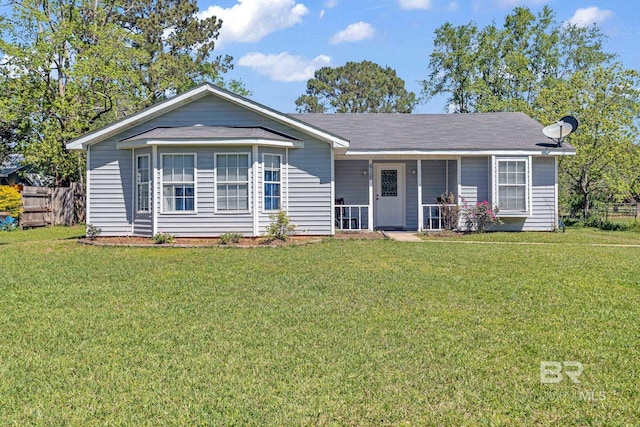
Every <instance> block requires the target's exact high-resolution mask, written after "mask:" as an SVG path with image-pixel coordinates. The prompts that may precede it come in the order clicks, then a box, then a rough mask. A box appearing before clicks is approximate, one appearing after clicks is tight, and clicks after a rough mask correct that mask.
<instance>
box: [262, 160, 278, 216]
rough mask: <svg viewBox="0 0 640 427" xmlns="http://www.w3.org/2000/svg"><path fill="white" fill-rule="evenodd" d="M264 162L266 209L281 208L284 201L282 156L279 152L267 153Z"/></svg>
mask: <svg viewBox="0 0 640 427" xmlns="http://www.w3.org/2000/svg"><path fill="white" fill-rule="evenodd" d="M262 163H263V168H264V210H265V211H275V210H278V209H280V207H281V201H282V195H281V192H282V173H281V161H280V156H279V155H277V154H265V155H264V156H263V160H262Z"/></svg>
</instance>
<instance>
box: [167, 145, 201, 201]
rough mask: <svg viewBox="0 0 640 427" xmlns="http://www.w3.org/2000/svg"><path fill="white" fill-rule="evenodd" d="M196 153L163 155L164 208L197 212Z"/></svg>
mask: <svg viewBox="0 0 640 427" xmlns="http://www.w3.org/2000/svg"><path fill="white" fill-rule="evenodd" d="M195 164H196V156H195V154H163V155H162V210H163V211H164V212H195V209H196V206H195V184H196V175H195V170H196V168H195Z"/></svg>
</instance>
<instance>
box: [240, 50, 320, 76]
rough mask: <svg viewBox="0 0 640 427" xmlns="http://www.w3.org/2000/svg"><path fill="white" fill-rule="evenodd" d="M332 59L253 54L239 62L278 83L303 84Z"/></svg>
mask: <svg viewBox="0 0 640 427" xmlns="http://www.w3.org/2000/svg"><path fill="white" fill-rule="evenodd" d="M330 62H331V57H329V56H327V55H318V56H316V57H315V58H313V59H312V60H307V59H304V58H303V57H301V56H297V55H291V54H289V53H288V52H281V53H278V54H268V55H265V54H264V53H259V52H251V53H248V54H246V55H244V56H243V57H241V58H240V59H239V60H238V65H239V66H241V67H250V68H252V69H253V70H255V71H256V72H258V73H259V74H263V75H267V76H269V77H270V78H271V80H274V81H277V82H302V81H307V80H309V79H310V78H312V77H313V74H314V73H315V71H316V70H317V69H319V68H322V67H325V66H327V65H329V63H330Z"/></svg>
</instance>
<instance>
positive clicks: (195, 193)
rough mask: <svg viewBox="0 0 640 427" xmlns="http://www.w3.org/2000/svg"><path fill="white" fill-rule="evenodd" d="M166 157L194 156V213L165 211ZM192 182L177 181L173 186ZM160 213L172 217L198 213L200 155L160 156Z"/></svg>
mask: <svg viewBox="0 0 640 427" xmlns="http://www.w3.org/2000/svg"><path fill="white" fill-rule="evenodd" d="M164 156H193V210H192V211H165V210H164V203H163V199H164V184H165V182H164V176H163V170H164ZM190 183H191V181H176V182H173V181H172V182H171V184H187V185H188V184H190ZM159 190H160V194H159V197H158V198H159V199H160V213H161V214H171V215H195V214H197V213H198V153H195V152H194V153H173V152H171V153H161V154H160V188H159Z"/></svg>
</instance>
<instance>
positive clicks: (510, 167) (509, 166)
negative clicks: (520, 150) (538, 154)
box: [498, 160, 528, 212]
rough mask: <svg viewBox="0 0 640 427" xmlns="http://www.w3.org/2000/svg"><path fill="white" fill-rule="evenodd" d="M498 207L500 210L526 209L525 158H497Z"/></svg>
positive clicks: (524, 210) (523, 210)
mask: <svg viewBox="0 0 640 427" xmlns="http://www.w3.org/2000/svg"><path fill="white" fill-rule="evenodd" d="M498 207H499V208H500V210H501V211H520V212H526V211H527V210H528V208H527V161H526V160H498Z"/></svg>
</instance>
